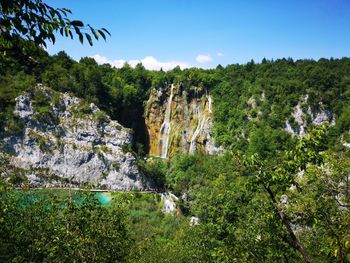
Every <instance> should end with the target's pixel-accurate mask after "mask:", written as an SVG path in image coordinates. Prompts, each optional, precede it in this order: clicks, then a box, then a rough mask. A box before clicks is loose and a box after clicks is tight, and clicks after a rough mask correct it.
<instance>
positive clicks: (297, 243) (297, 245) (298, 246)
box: [263, 184, 310, 263]
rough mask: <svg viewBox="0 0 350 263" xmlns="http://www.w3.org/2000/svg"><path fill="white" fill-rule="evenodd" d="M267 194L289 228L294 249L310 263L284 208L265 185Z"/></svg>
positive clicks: (306, 262)
mask: <svg viewBox="0 0 350 263" xmlns="http://www.w3.org/2000/svg"><path fill="white" fill-rule="evenodd" d="M263 186H264V188H265V190H266V192H267V193H268V194H269V196H270V199H271V201H272V203H273V205H274V207H275V208H276V210H277V212H278V216H279V218H280V219H281V222H282V223H283V225H284V226H285V227H286V228H287V231H288V233H289V236H290V238H291V241H292V245H293V247H294V248H295V249H296V250H297V251H299V253H300V254H301V255H302V256H303V259H304V262H305V263H310V260H309V257H308V255H307V253H306V250H305V248H304V247H303V245H302V244H301V242H300V240H299V239H298V238H297V236H296V235H295V234H294V231H293V229H292V227H291V224H290V223H289V222H288V220H287V218H286V214H285V213H284V211H283V209H282V207H281V206H280V205H279V204H278V202H277V200H276V197H275V195H274V193H273V192H272V191H271V189H270V187H268V186H265V184H263Z"/></svg>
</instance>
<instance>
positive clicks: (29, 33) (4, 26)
mask: <svg viewBox="0 0 350 263" xmlns="http://www.w3.org/2000/svg"><path fill="white" fill-rule="evenodd" d="M0 12H1V17H0V30H1V31H0V32H1V38H0V50H1V51H6V50H11V49H13V48H15V45H18V42H20V43H21V44H25V43H26V42H25V41H24V40H27V41H28V42H27V43H34V44H35V45H42V46H45V47H46V41H51V42H53V43H55V40H56V38H55V33H56V32H59V33H60V34H61V35H62V36H65V37H68V36H69V37H70V38H72V39H73V33H72V32H73V30H74V34H76V35H77V36H78V37H79V41H80V42H81V43H83V41H84V38H85V39H86V40H87V41H88V42H89V44H90V45H91V46H92V45H93V42H92V38H91V35H90V34H89V33H87V32H84V31H87V29H89V31H90V32H91V34H92V35H93V36H94V37H95V39H96V40H97V39H98V38H99V37H100V36H101V37H102V38H103V39H106V35H105V34H109V35H110V33H109V32H108V31H107V30H106V29H105V28H102V29H97V30H96V29H94V28H92V27H91V26H90V25H89V24H87V26H85V25H84V23H83V22H82V21H79V20H70V19H69V18H68V17H67V15H68V14H71V11H70V10H69V9H67V8H54V7H51V6H49V5H48V4H46V3H45V2H44V1H42V0H36V1H34V0H21V1H19V0H18V1H6V0H1V1H0ZM17 48H18V46H17Z"/></svg>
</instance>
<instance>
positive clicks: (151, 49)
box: [46, 0, 350, 70]
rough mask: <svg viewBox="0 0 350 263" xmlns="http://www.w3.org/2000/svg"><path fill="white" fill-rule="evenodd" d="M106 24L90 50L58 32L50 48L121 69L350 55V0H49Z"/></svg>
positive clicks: (89, 20)
mask: <svg viewBox="0 0 350 263" xmlns="http://www.w3.org/2000/svg"><path fill="white" fill-rule="evenodd" d="M46 2H47V3H48V4H49V5H51V6H54V7H66V8H69V9H70V10H71V11H72V15H70V18H71V19H77V20H81V21H83V22H84V23H89V24H90V25H92V26H93V27H94V28H96V29H97V28H102V27H105V28H107V29H108V30H109V31H110V33H111V37H108V38H107V41H104V40H99V41H95V42H94V46H93V47H90V46H89V45H88V44H87V43H84V45H81V44H80V42H79V41H78V39H77V38H76V39H75V40H70V39H66V38H64V37H58V39H57V41H56V43H55V45H51V44H49V45H48V52H49V53H50V54H55V53H57V52H58V51H61V50H64V51H66V52H67V54H68V55H70V56H71V57H72V58H74V59H75V60H79V59H80V58H81V57H94V58H95V59H96V61H97V62H98V63H110V64H112V65H113V66H116V67H121V66H122V65H123V64H124V63H125V62H128V63H129V64H130V65H132V66H134V65H136V64H137V63H139V62H142V64H143V65H144V66H145V67H146V68H148V69H156V70H158V69H160V68H161V67H162V68H163V69H165V70H168V69H171V68H173V67H175V66H176V65H179V66H180V67H181V68H186V67H202V68H214V67H216V66H217V65H218V64H221V65H223V66H225V65H227V64H236V63H239V64H244V63H247V62H249V61H250V60H251V59H253V60H254V61H255V62H260V61H261V60H262V59H263V58H267V59H278V58H283V57H285V58H288V57H291V58H293V59H315V60H317V59H319V58H330V57H333V58H342V57H350V0H123V1H122V0H99V1H96V0H46Z"/></svg>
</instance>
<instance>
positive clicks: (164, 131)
mask: <svg viewBox="0 0 350 263" xmlns="http://www.w3.org/2000/svg"><path fill="white" fill-rule="evenodd" d="M173 96H174V84H171V89H170V97H169V100H168V104H167V107H166V110H165V116H164V121H163V123H162V126H161V127H160V140H159V145H160V147H161V151H160V157H161V158H166V157H167V154H168V146H169V135H170V129H171V125H170V123H171V104H172V101H173Z"/></svg>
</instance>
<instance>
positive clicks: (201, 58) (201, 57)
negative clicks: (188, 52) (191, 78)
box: [196, 55, 213, 63]
mask: <svg viewBox="0 0 350 263" xmlns="http://www.w3.org/2000/svg"><path fill="white" fill-rule="evenodd" d="M212 60H213V58H212V57H211V56H210V55H198V56H197V57H196V61H197V62H198V63H208V62H210V61H212Z"/></svg>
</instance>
